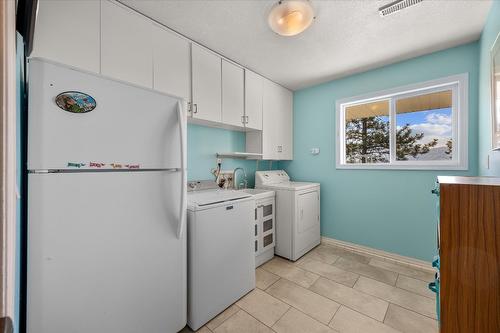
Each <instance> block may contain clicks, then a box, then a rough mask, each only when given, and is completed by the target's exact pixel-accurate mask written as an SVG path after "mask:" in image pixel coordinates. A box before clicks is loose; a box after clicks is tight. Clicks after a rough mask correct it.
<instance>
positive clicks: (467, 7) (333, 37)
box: [121, 0, 491, 90]
mask: <svg viewBox="0 0 500 333" xmlns="http://www.w3.org/2000/svg"><path fill="white" fill-rule="evenodd" d="M121 2H123V3H124V4H126V5H128V6H130V7H132V8H134V9H136V10H137V11H139V12H141V13H143V14H145V15H147V16H149V17H151V18H153V19H155V20H157V21H158V22H160V23H163V24H164V25H166V26H168V27H170V28H172V29H174V30H176V31H177V32H179V33H181V34H183V35H185V36H186V37H189V38H191V39H193V40H195V41H197V42H198V43H200V44H203V45H205V46H206V47H208V48H210V49H212V50H214V51H217V52H219V53H221V54H222V55H224V56H226V57H228V58H230V59H232V60H234V61H236V62H238V63H240V64H241V65H244V66H246V67H248V68H250V69H252V70H254V71H256V72H258V73H260V74H262V75H264V76H266V77H268V78H269V79H271V80H273V81H276V82H278V83H280V84H282V85H283V86H285V87H288V88H290V89H292V90H297V89H300V88H304V87H307V86H311V85H314V84H317V83H321V82H325V81H329V80H331V79H335V78H339V77H342V76H346V75H350V74H353V73H358V72H362V71H365V70H368V69H372V68H376V67H380V66H383V65H386V64H390V63H394V62H397V61H401V60H404V59H409V58H413V57H415V56H419V55H423V54H427V53H431V52H434V51H437V50H442V49H445V48H448V47H452V46H456V45H460V44H464V43H467V42H471V41H474V40H477V39H478V38H479V35H480V33H481V31H482V29H483V26H484V23H485V20H486V16H487V14H488V11H489V8H490V6H491V0H441V1H440V0H425V1H423V2H421V3H419V4H417V5H415V6H413V7H410V8H408V9H405V10H403V11H401V12H399V13H396V14H393V15H390V16H387V17H384V18H382V17H380V16H379V14H378V8H379V7H380V6H382V5H385V4H387V3H389V2H391V1H390V0H385V1H369V0H365V1H361V0H349V1H341V0H337V1H325V0H323V1H322V0H312V4H313V6H314V8H315V12H316V20H315V22H313V24H312V26H311V27H310V28H309V29H308V30H306V31H305V32H304V33H302V34H300V35H298V36H295V37H282V36H278V35H276V34H275V33H273V32H272V31H271V30H270V29H269V27H268V25H267V21H266V20H267V14H268V12H269V9H270V8H271V7H272V5H273V4H274V2H275V1H267V0H254V1H250V0H232V1H228V0H226V1H223V0H167V1H165V0H121Z"/></svg>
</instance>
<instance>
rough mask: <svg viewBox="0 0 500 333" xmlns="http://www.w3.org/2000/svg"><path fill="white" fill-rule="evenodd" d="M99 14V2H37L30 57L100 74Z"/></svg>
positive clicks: (80, 0)
mask: <svg viewBox="0 0 500 333" xmlns="http://www.w3.org/2000/svg"><path fill="white" fill-rule="evenodd" d="M100 12H101V9H100V4H99V1H88V0H75V1H60V0H44V1H39V3H38V16H37V19H36V25H35V35H34V45H33V51H32V53H31V55H30V56H31V57H41V58H45V59H49V60H53V61H56V62H59V63H63V64H66V65H70V66H74V67H77V68H81V69H84V70H88V71H91V72H95V73H99V71H100V68H99V63H100V59H99V57H100V43H99V40H100V37H99V35H100V29H99V27H100V17H101V15H100Z"/></svg>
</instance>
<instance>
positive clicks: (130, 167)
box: [125, 164, 140, 169]
mask: <svg viewBox="0 0 500 333" xmlns="http://www.w3.org/2000/svg"><path fill="white" fill-rule="evenodd" d="M125 167H127V168H129V169H139V168H140V166H139V164H126V165H125Z"/></svg>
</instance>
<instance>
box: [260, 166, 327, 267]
mask: <svg viewBox="0 0 500 333" xmlns="http://www.w3.org/2000/svg"><path fill="white" fill-rule="evenodd" d="M255 187H256V188H262V189H269V190H273V191H275V192H276V246H275V249H274V252H275V253H276V254H277V255H279V256H281V257H285V258H287V259H290V260H293V261H295V260H297V259H299V258H300V257H302V256H303V255H304V254H306V253H307V252H309V251H310V250H311V249H312V248H314V247H315V246H317V245H319V243H320V242H321V234H320V184H319V183H307V182H293V181H290V177H289V176H288V174H287V173H286V172H285V171H284V170H271V171H257V172H255Z"/></svg>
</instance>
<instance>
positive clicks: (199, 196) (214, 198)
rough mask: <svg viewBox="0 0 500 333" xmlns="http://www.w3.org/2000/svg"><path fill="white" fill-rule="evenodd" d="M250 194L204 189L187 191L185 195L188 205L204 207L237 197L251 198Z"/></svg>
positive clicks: (236, 198)
mask: <svg viewBox="0 0 500 333" xmlns="http://www.w3.org/2000/svg"><path fill="white" fill-rule="evenodd" d="M251 197H252V195H251V194H249V193H246V192H243V191H235V190H220V189H215V190H205V191H199V192H198V191H194V192H189V193H188V196H187V200H188V205H189V206H198V207H204V206H209V205H214V204H218V203H222V202H228V201H234V200H238V199H244V198H251Z"/></svg>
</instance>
